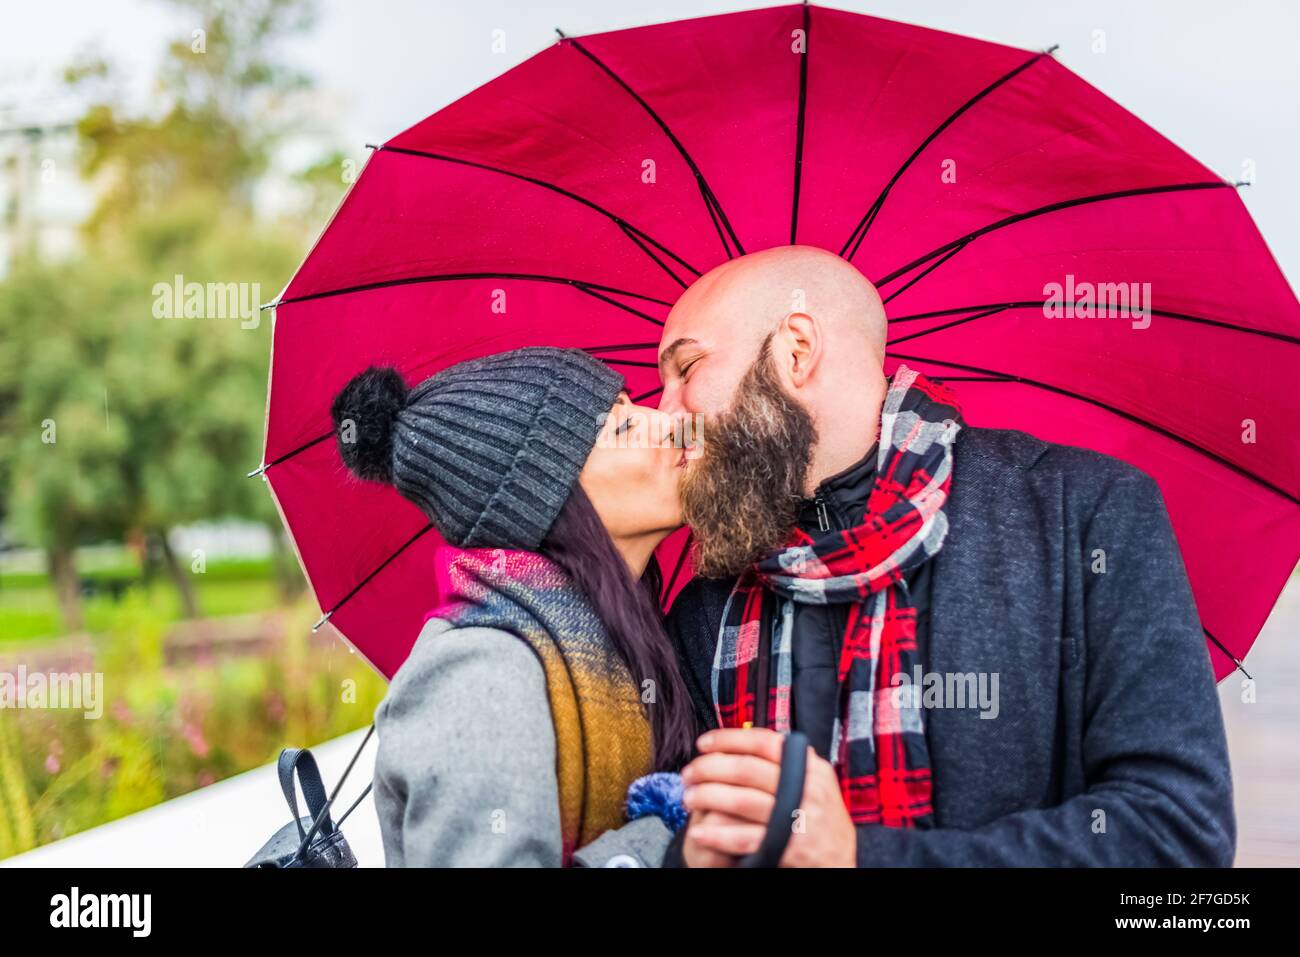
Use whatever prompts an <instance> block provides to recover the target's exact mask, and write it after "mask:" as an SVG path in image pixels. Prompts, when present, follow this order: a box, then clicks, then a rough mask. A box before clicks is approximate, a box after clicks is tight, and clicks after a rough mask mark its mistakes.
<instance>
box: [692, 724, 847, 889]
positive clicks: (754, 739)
mask: <svg viewBox="0 0 1300 957" xmlns="http://www.w3.org/2000/svg"><path fill="white" fill-rule="evenodd" d="M784 741H785V738H784V736H783V735H781V734H778V733H777V732H775V731H772V730H769V729H767V728H724V729H722V730H718V731H710V732H709V733H707V734H705V735H703V736H702V737H701V738H700V740H699V749H700V756H699V757H697V758H696V759H695V760H694V761H692V762H691V763H690V764H688V765H687V766H686V767H685V768H683V769H682V783H683V784H684V785H685V786H686V793H685V794H684V795H683V798H682V800H683V802H684V803H685V805H686V807H687V809H688V810H690V812H691V820H690V823H689V824H688V825H687V828H688V829H687V832H686V841H685V844H684V845H683V855H684V856H685V855H686V854H687V852H688V848H689V849H690V853H691V854H694V855H695V856H696V857H698V858H699V859H701V860H703V859H704V853H705V852H706V851H708V852H713V853H716V854H722V855H730V856H732V857H739V856H742V855H745V854H752V853H753V852H754V851H756V850H758V846H759V844H760V843H761V842H762V840H763V834H764V833H765V832H766V831H767V821H768V818H770V817H771V815H772V807H773V805H774V804H775V803H776V797H775V795H776V785H777V781H778V780H779V779H780V777H781V748H782V744H783V743H784ZM790 825H791V827H792V829H793V831H794V833H793V834H791V836H790V843H789V844H788V845H787V846H786V849H785V854H784V855H783V856H782V858H781V866H782V867H854V866H856V864H857V831H856V830H855V828H854V827H853V821H852V820H851V819H850V818H849V812H848V811H847V809H845V807H844V799H843V798H842V797H841V796H840V786H839V781H838V779H837V778H836V776H835V769H834V768H832V767H831V765H830V762H829V761H826V760H823V759H822V758H820V757H818V756H817V754H816V753H815V752H814V751H813V750H812V749H811V748H809V749H808V771H807V774H806V776H805V778H804V786H803V800H802V802H801V803H800V807H799V811H798V812H797V816H796V818H795V820H793V821H791V822H790ZM687 863H688V864H691V861H690V858H689V857H687ZM691 866H695V865H693V864H692V865H691ZM702 866H717V865H702Z"/></svg>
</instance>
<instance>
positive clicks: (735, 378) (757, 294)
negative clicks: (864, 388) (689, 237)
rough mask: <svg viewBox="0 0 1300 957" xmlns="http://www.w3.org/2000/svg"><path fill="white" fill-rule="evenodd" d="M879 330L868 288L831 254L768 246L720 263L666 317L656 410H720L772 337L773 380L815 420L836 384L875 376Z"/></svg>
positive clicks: (878, 307) (881, 342) (875, 301)
mask: <svg viewBox="0 0 1300 957" xmlns="http://www.w3.org/2000/svg"><path fill="white" fill-rule="evenodd" d="M885 329H886V318H885V308H884V306H883V305H882V303H881V301H880V296H879V294H878V293H877V292H876V289H875V287H874V286H872V285H871V283H870V282H869V281H868V280H867V278H866V277H865V276H863V275H862V273H860V272H859V271H858V270H857V268H856V267H855V266H853V265H852V264H851V263H849V262H846V261H845V260H843V259H841V258H840V257H839V256H836V255H835V254H834V253H831V252H828V251H826V250H824V249H818V248H816V247H814V246H778V247H776V248H773V249H766V250H763V251H762V252H757V253H751V254H749V255H747V256H742V257H740V258H739V259H733V260H730V261H729V262H726V263H723V264H722V265H720V266H718V267H716V268H715V269H713V270H711V271H710V272H708V273H706V274H705V275H703V276H701V277H700V278H699V279H698V280H696V281H695V283H693V284H692V285H691V287H690V288H689V289H687V290H686V291H685V292H684V293H682V295H681V298H680V299H678V300H677V303H676V305H674V306H673V309H672V312H671V313H670V314H669V316H668V321H667V323H666V324H665V326H664V333H663V336H662V339H661V341H660V350H661V351H660V357H659V358H660V373H661V376H662V378H663V381H664V399H663V402H662V403H661V406H660V407H661V408H664V409H666V410H667V411H670V412H703V413H710V414H713V413H717V412H720V411H722V410H723V409H724V408H726V406H727V405H728V404H729V403H730V401H731V399H732V397H733V394H734V390H735V387H736V385H737V383H739V381H740V379H741V377H742V376H743V375H744V373H745V371H746V370H747V369H748V367H749V366H750V365H751V364H752V363H753V361H754V359H755V358H756V357H757V355H758V350H759V347H760V346H761V345H762V343H763V341H764V340H765V339H767V338H768V337H769V336H773V342H772V353H773V358H774V361H775V363H776V366H777V372H778V375H780V377H781V379H782V382H783V384H784V385H785V386H786V387H790V388H793V389H795V390H796V391H799V392H800V393H801V394H800V396H799V398H800V400H801V401H803V402H805V403H806V404H808V405H809V406H810V407H811V408H812V410H813V411H814V414H815V413H816V412H817V407H818V406H820V405H821V404H822V403H823V400H824V399H825V398H827V397H830V396H832V395H833V394H834V393H835V392H836V391H837V390H838V389H840V388H841V387H842V386H843V385H844V383H845V382H846V380H848V379H851V378H856V380H857V381H859V382H861V381H862V380H863V377H864V376H866V377H868V378H870V377H871V376H873V375H883V373H882V372H881V367H882V365H883V363H884V352H885ZM801 350H802V351H801ZM800 363H802V365H801V364H800ZM688 370H693V371H690V372H689V374H688ZM873 370H874V371H873ZM805 372H811V380H807V379H806V377H802V376H803V373H805Z"/></svg>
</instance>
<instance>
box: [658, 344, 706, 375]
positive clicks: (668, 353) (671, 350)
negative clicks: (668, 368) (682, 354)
mask: <svg viewBox="0 0 1300 957" xmlns="http://www.w3.org/2000/svg"><path fill="white" fill-rule="evenodd" d="M698 341H699V340H698V339H687V338H685V337H683V338H681V339H678V340H676V341H675V342H673V344H672V345H670V346H669V347H668V348H667V349H665V350H664V351H663V352H661V353H659V368H660V369H662V368H663V367H664V366H665V365H667V364H668V362H669V361H670V360H671V359H672V357H673V356H674V355H675V354H676V353H677V350H678V349H680V348H681V347H682V346H689V345H691V344H693V343H695V342H698Z"/></svg>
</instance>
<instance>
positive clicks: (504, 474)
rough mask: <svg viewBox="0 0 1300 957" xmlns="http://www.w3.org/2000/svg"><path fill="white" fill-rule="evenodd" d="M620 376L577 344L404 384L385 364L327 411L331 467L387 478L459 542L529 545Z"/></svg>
mask: <svg viewBox="0 0 1300 957" xmlns="http://www.w3.org/2000/svg"><path fill="white" fill-rule="evenodd" d="M622 389H623V377H622V376H621V375H619V374H618V373H617V372H615V371H614V370H613V369H611V368H609V366H607V365H605V363H603V362H601V361H600V360H598V359H594V358H592V357H591V356H589V355H588V354H587V353H585V352H583V351H581V350H580V349H555V348H551V347H547V346H535V347H530V348H525V349H515V350H514V351H512V352H502V353H498V354H496V355H491V356H484V357H483V358H481V359H470V360H468V361H466V362H461V363H458V364H456V365H454V366H449V367H448V368H446V369H443V370H442V371H441V372H438V373H436V374H435V375H433V376H430V377H429V378H428V379H426V380H425V381H424V382H422V383H421V384H420V385H418V386H416V387H415V388H413V389H409V390H408V388H407V386H406V382H405V380H404V379H403V378H402V376H401V375H400V374H399V373H398V372H397V370H396V369H392V368H373V367H372V368H370V369H367V370H366V371H365V372H363V373H361V374H360V375H358V376H356V377H355V378H353V379H352V381H350V382H349V383H348V384H347V385H346V386H345V387H344V389H343V391H342V392H340V393H339V394H338V396H337V398H335V400H334V405H333V408H332V410H331V412H332V414H333V418H334V427H335V436H336V438H337V439H338V447H339V454H340V455H341V456H342V457H343V462H344V464H345V465H347V467H348V468H349V469H350V470H351V471H352V472H353V474H355V475H357V476H359V477H360V478H364V479H369V480H371V481H379V482H385V483H389V484H392V485H394V486H396V487H397V490H398V491H399V492H401V493H402V495H404V496H405V497H406V498H408V499H410V500H411V501H412V502H414V503H415V504H416V505H418V506H420V508H421V509H422V510H423V511H424V513H425V514H426V515H428V516H429V520H430V521H431V522H432V523H433V526H434V528H436V529H437V530H438V531H439V532H440V533H441V534H442V537H443V538H445V539H446V540H447V541H448V542H450V543H451V544H452V545H455V546H457V547H461V548H523V549H535V548H537V546H538V545H540V544H541V541H542V539H543V538H545V536H546V533H547V532H548V531H549V530H550V528H551V523H552V522H554V521H555V517H556V516H557V515H558V514H559V513H560V509H561V508H563V507H564V503H565V502H566V501H568V498H569V493H570V492H571V491H572V489H573V486H574V485H575V484H576V483H577V481H578V473H579V472H581V471H582V467H583V465H584V464H585V463H586V461H587V456H588V455H590V454H591V450H592V447H593V446H594V445H595V444H596V438H597V436H598V435H599V434H600V429H601V423H602V422H603V421H604V416H605V414H606V413H608V412H609V410H610V407H611V406H612V405H613V404H614V400H615V399H616V398H617V397H618V393H619V391H620V390H622Z"/></svg>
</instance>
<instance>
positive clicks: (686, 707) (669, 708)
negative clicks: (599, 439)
mask: <svg viewBox="0 0 1300 957" xmlns="http://www.w3.org/2000/svg"><path fill="white" fill-rule="evenodd" d="M538 551H540V552H541V553H542V554H543V555H545V556H546V557H548V558H549V559H551V561H553V562H555V563H556V564H557V565H559V566H560V568H562V569H563V570H564V571H565V573H567V574H568V576H569V577H570V578H572V579H573V581H574V582H575V583H576V584H577V586H578V587H579V588H580V589H582V592H583V594H585V595H586V596H587V599H588V600H589V601H590V602H591V605H592V608H593V610H594V611H595V612H596V617H597V618H599V619H600V622H601V624H602V625H604V626H605V633H606V634H607V635H608V636H609V640H610V642H611V643H612V644H613V646H614V650H615V651H616V652H617V654H618V656H619V657H620V658H622V659H623V661H624V663H625V664H626V665H627V667H628V670H629V671H630V672H631V673H632V680H633V682H634V683H635V684H636V685H637V688H638V689H643V688H645V687H646V686H645V684H644V683H645V682H646V681H647V680H649V681H651V682H653V684H651V685H650V686H649V687H650V689H651V691H652V697H651V698H650V700H648V701H646V702H645V709H646V716H647V717H648V718H649V721H650V728H651V732H652V735H653V739H654V762H655V763H654V766H655V768H656V770H670V769H675V768H677V767H678V766H679V765H681V764H682V763H683V762H684V761H685V760H686V759H687V758H689V757H690V754H691V746H692V743H693V741H694V737H695V713H694V709H693V706H692V704H691V699H690V695H689V693H688V692H687V690H686V683H685V682H684V681H683V680H682V674H681V670H680V668H679V667H678V664H677V656H676V654H675V653H674V652H673V647H672V643H671V642H670V641H669V640H668V634H667V633H666V632H665V631H664V626H663V619H662V617H661V615H660V612H659V595H658V593H659V583H660V574H659V566H658V564H657V563H656V562H655V560H654V559H653V558H651V559H650V564H649V566H648V567H647V569H646V574H645V576H644V577H643V578H642V579H641V581H639V582H638V581H636V580H635V579H633V578H632V574H631V572H630V571H629V570H628V567H627V562H625V561H624V560H623V556H622V555H621V554H619V551H618V549H617V548H615V547H614V540H613V539H612V538H610V536H609V532H608V531H607V530H606V528H605V525H604V523H603V522H601V520H600V516H599V515H598V514H596V508H595V506H594V505H592V504H591V499H589V498H587V495H586V493H585V492H583V490H582V486H580V485H576V484H575V485H574V487H573V491H572V492H571V493H570V495H569V500H568V501H567V502H565V503H564V508H562V509H561V510H560V514H559V515H558V516H557V517H556V519H555V522H554V524H553V525H551V530H550V531H549V532H547V534H546V538H545V539H543V540H542V544H541V547H540V548H539V549H538ZM643 700H645V698H644V695H643Z"/></svg>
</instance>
